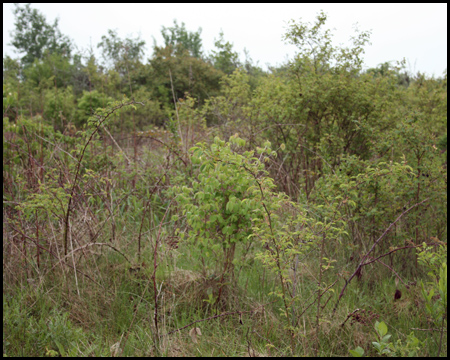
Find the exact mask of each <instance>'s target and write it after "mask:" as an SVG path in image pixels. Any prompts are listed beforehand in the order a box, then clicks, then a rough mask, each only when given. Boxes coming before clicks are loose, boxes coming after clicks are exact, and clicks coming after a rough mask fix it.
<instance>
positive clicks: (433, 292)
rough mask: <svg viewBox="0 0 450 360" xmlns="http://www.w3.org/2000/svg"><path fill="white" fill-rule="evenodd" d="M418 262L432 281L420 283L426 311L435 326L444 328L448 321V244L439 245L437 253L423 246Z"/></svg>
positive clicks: (429, 247)
mask: <svg viewBox="0 0 450 360" xmlns="http://www.w3.org/2000/svg"><path fill="white" fill-rule="evenodd" d="M418 261H419V263H420V264H422V265H425V266H426V267H427V268H428V270H429V272H428V274H427V275H428V276H429V277H430V278H431V281H428V282H426V283H424V282H423V281H421V282H420V286H421V290H422V296H423V298H424V299H425V307H426V311H427V313H428V314H429V315H431V318H432V319H433V324H434V326H438V327H443V326H444V322H446V320H447V244H445V243H443V244H441V245H439V247H438V249H437V251H435V252H434V251H433V247H431V246H427V245H426V244H423V248H422V251H421V252H420V253H419V254H418Z"/></svg>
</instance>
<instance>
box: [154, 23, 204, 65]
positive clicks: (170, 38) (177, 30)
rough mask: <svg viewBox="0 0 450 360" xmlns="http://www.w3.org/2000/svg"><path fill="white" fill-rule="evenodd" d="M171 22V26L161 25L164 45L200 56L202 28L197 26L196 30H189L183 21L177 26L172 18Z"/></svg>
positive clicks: (196, 56)
mask: <svg viewBox="0 0 450 360" xmlns="http://www.w3.org/2000/svg"><path fill="white" fill-rule="evenodd" d="M173 24H174V26H173V27H168V28H166V27H165V26H163V27H162V30H161V34H162V37H163V38H164V44H165V47H167V46H169V45H172V46H173V47H174V48H176V49H177V50H178V51H183V50H187V51H189V54H190V55H191V56H193V57H195V58H200V57H201V55H202V50H201V49H202V39H201V38H200V34H201V33H202V28H199V29H198V30H197V32H190V31H187V30H186V27H185V25H184V22H182V23H181V26H179V25H178V23H177V21H176V20H174V21H173ZM155 47H156V46H155Z"/></svg>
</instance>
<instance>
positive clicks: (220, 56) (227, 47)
mask: <svg viewBox="0 0 450 360" xmlns="http://www.w3.org/2000/svg"><path fill="white" fill-rule="evenodd" d="M214 45H215V46H216V48H217V51H216V50H212V54H211V56H210V58H211V61H212V63H213V64H214V67H215V68H216V69H218V70H221V71H223V72H224V73H225V74H227V75H230V74H231V73H232V72H233V71H234V70H235V69H236V68H237V67H239V65H240V63H239V54H238V53H237V52H235V51H233V44H231V43H230V42H228V41H227V42H225V40H224V38H223V31H221V32H220V34H219V40H216V41H215V42H214Z"/></svg>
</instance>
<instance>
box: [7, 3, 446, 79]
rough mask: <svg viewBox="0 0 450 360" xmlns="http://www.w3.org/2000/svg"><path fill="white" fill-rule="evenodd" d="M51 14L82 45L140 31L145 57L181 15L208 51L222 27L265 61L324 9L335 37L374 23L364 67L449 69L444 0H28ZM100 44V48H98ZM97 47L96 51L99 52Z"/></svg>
mask: <svg viewBox="0 0 450 360" xmlns="http://www.w3.org/2000/svg"><path fill="white" fill-rule="evenodd" d="M31 7H32V8H36V9H38V10H40V11H41V13H42V14H44V16H45V17H46V19H47V22H48V23H50V24H53V22H54V19H55V18H59V29H60V30H61V32H62V34H64V35H67V36H68V37H69V38H70V39H72V40H73V42H74V43H75V45H76V46H77V47H78V49H79V50H82V51H85V52H86V54H87V49H88V48H89V47H90V46H92V47H93V48H97V44H98V43H99V42H100V41H101V37H102V35H107V33H108V29H116V30H117V32H118V35H119V36H120V37H121V38H125V37H131V38H136V37H137V36H138V35H140V37H141V39H142V40H145V42H146V50H147V51H146V58H149V57H151V54H152V48H153V43H154V40H153V39H155V40H156V43H157V44H158V45H162V44H163V38H162V36H161V28H162V26H165V27H170V26H173V20H174V19H176V20H177V21H178V24H181V22H184V23H185V25H186V29H187V30H188V31H197V30H198V29H199V28H202V33H201V38H202V40H203V51H204V53H206V54H209V53H210V52H211V50H213V49H214V48H215V47H214V41H215V39H218V37H219V33H220V31H221V30H222V31H223V32H224V39H225V41H229V42H230V43H232V44H233V45H234V50H235V51H237V52H238V53H239V54H240V59H241V60H244V59H245V56H244V49H246V50H247V51H248V54H249V57H250V58H251V59H252V60H253V62H254V63H255V64H256V63H257V64H258V65H259V66H261V67H262V68H263V69H267V65H268V64H269V65H272V66H277V65H282V64H284V63H286V61H287V60H290V59H293V57H294V55H295V53H296V47H295V46H293V45H289V44H286V43H285V42H284V41H283V40H282V37H283V35H284V34H285V33H286V30H287V24H288V21H289V20H291V19H293V20H296V21H299V20H301V21H302V22H309V23H311V24H312V23H314V21H315V19H316V16H317V14H318V13H319V12H320V11H321V10H323V11H324V12H325V13H326V14H327V16H328V20H327V22H326V24H325V25H326V28H329V29H331V30H332V34H333V44H335V45H339V44H342V45H344V46H348V45H350V43H349V38H350V36H352V35H355V32H354V26H355V25H356V24H357V26H358V28H359V29H360V30H361V31H371V37H370V42H371V44H372V45H368V46H367V47H366V52H365V55H364V64H365V68H370V67H375V66H377V65H379V64H381V63H384V62H386V61H392V62H393V64H395V62H396V61H400V60H402V59H406V69H407V70H409V71H410V72H412V73H413V74H416V73H417V72H418V71H420V72H421V73H425V74H427V75H428V76H435V77H440V76H442V75H443V72H444V71H445V70H446V69H447V4H404V3H402V4H323V3H321V4H257V5H256V4H185V3H183V4H133V3H126V4H106V5H105V4H31ZM13 8H14V5H13V4H11V3H7V4H5V3H3V56H5V54H7V55H9V56H11V57H13V58H16V57H18V56H19V54H16V53H15V52H14V48H13V47H12V46H9V45H8V44H9V43H10V42H11V36H10V32H11V31H12V30H14V15H13V12H12V10H13ZM96 51H97V50H96ZM97 54H99V53H98V52H97Z"/></svg>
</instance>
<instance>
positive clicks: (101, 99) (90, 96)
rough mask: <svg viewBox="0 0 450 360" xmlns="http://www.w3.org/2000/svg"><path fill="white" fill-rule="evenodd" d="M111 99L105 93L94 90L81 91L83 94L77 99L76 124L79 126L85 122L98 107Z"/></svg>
mask: <svg viewBox="0 0 450 360" xmlns="http://www.w3.org/2000/svg"><path fill="white" fill-rule="evenodd" d="M111 100H112V99H111V98H109V97H107V96H106V95H105V94H103V93H101V92H99V91H97V90H94V91H90V92H87V91H83V96H82V97H81V98H80V100H79V101H78V105H77V115H76V119H77V122H76V123H77V125H78V126H81V125H83V124H85V123H86V122H87V119H88V118H89V117H90V116H91V115H92V114H94V113H95V111H96V110H97V109H99V108H104V107H106V106H107V104H108V103H109V102H110V101H111Z"/></svg>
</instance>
